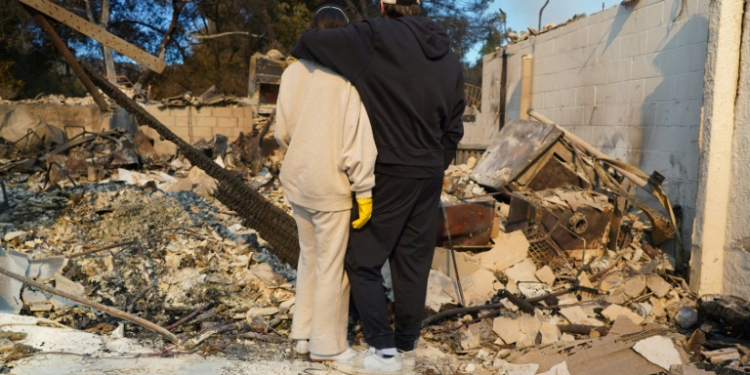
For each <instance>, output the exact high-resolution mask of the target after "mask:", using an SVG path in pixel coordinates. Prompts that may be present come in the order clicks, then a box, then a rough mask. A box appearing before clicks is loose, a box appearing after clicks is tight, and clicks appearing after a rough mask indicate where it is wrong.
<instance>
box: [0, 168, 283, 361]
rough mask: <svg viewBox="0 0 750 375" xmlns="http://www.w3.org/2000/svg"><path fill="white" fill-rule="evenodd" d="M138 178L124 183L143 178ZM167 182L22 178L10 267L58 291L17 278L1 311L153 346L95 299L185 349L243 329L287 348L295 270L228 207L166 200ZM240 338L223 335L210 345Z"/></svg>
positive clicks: (6, 259)
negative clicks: (50, 183)
mask: <svg viewBox="0 0 750 375" xmlns="http://www.w3.org/2000/svg"><path fill="white" fill-rule="evenodd" d="M123 172H126V171H125V170H121V173H123ZM132 173H133V172H127V173H126V174H127V175H128V176H130V177H127V178H123V176H122V175H121V179H125V180H127V179H135V178H136V177H133V176H132ZM164 183H165V182H162V183H160V185H157V186H153V185H152V186H151V187H148V186H146V187H138V186H136V185H133V184H128V183H125V182H115V181H102V182H99V183H89V184H83V185H79V186H77V187H69V188H64V189H52V190H49V189H48V190H40V189H39V184H38V182H37V181H36V180H35V179H31V178H29V176H28V175H22V174H17V175H15V176H14V178H12V179H10V180H9V181H8V183H7V188H6V192H5V198H7V199H8V201H9V204H10V207H11V208H12V209H11V210H6V211H4V212H3V213H1V214H0V223H2V224H1V226H0V231H2V233H1V236H0V238H1V239H2V248H3V251H2V255H0V263H1V264H2V265H1V266H0V268H2V269H3V270H5V271H8V272H11V273H13V274H16V275H20V276H24V277H27V278H31V279H33V280H35V281H36V282H39V283H42V284H44V285H46V286H49V287H53V291H47V290H43V289H42V290H40V289H39V288H36V287H31V286H29V285H28V284H27V285H24V284H25V283H21V282H17V281H13V280H11V282H10V283H4V284H3V285H2V286H3V288H2V290H1V293H2V294H1V295H0V312H4V313H15V314H18V313H22V314H31V315H35V316H37V317H44V318H48V319H51V320H53V321H55V322H58V323H60V324H63V325H66V326H70V327H73V328H76V329H81V330H87V331H91V332H98V333H111V332H113V331H115V330H118V329H119V330H120V333H119V334H120V335H122V334H124V333H127V334H128V335H135V336H136V337H150V338H153V337H154V336H153V334H152V333H151V332H149V331H148V329H150V328H149V327H148V326H139V325H127V326H124V325H122V324H121V321H120V320H119V319H114V318H113V317H112V316H108V315H104V314H102V312H106V313H109V312H110V311H108V310H105V311H102V310H97V308H95V306H93V305H91V304H89V303H88V302H92V303H99V304H101V305H105V306H107V307H110V308H113V309H116V310H119V311H120V312H124V313H127V314H135V315H137V316H138V317H140V318H141V319H145V320H147V321H149V322H152V323H153V324H156V325H158V326H162V327H165V329H166V330H167V331H169V332H172V333H173V334H174V335H175V336H176V337H178V338H179V341H178V343H180V345H182V346H188V347H191V346H193V347H194V346H196V345H198V344H200V343H202V342H204V341H206V340H207V339H208V338H209V337H211V336H213V335H215V334H217V333H222V332H224V331H232V332H234V333H233V336H232V338H235V337H236V338H242V337H245V338H252V339H256V340H260V341H267V342H273V343H280V342H284V341H286V339H285V337H286V334H287V333H288V330H289V327H290V324H289V322H290V318H291V317H292V315H293V311H294V286H293V282H294V280H295V272H294V270H293V269H291V267H289V266H288V265H283V264H281V263H280V262H279V261H278V260H277V259H276V258H275V257H274V256H273V255H271V254H270V253H269V252H268V250H267V249H266V243H265V241H263V240H262V239H261V238H260V237H259V236H258V235H257V233H256V232H255V231H254V230H252V229H250V228H246V227H244V226H243V225H241V224H239V223H238V221H239V220H238V219H237V216H236V214H234V213H232V212H230V211H228V210H227V209H226V208H225V207H223V206H222V205H221V204H220V203H218V202H216V201H215V200H214V199H206V198H203V197H201V196H199V195H197V194H196V193H194V192H192V191H190V190H187V191H178V189H172V190H174V191H171V192H170V191H165V190H170V189H164V190H163V189H161V188H160V187H159V186H162V187H163V186H164V185H161V184H164ZM174 185H176V184H173V185H172V186H174ZM6 280H10V279H6ZM51 292H65V293H68V294H72V295H74V296H77V297H80V298H82V299H83V300H85V301H84V302H83V303H80V302H77V301H73V302H71V300H69V299H67V298H65V297H63V298H61V296H60V295H56V294H55V293H51ZM19 296H20V298H19ZM92 307H94V308H92ZM113 316H117V315H113ZM118 326H119V327H118ZM144 328H145V329H144ZM123 330H125V331H123ZM243 335H244V336H243ZM233 341H234V340H228V338H227V337H223V338H221V339H218V340H213V341H211V345H212V347H213V348H214V349H216V348H217V346H218V347H219V348H220V347H225V346H226V345H229V344H231V343H232V342H233ZM220 343H223V344H220Z"/></svg>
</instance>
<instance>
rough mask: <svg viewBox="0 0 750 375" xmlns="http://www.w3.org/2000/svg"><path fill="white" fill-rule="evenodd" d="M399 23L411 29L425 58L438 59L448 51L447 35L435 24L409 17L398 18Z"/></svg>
mask: <svg viewBox="0 0 750 375" xmlns="http://www.w3.org/2000/svg"><path fill="white" fill-rule="evenodd" d="M399 21H401V22H403V23H405V24H406V26H408V27H409V29H411V31H412V32H413V33H414V35H415V36H416V37H417V40H419V45H421V46H422V51H423V52H424V54H425V56H426V57H427V58H429V59H439V58H441V57H443V56H445V54H447V53H448V51H450V44H451V42H450V39H449V38H448V33H447V32H445V30H444V29H443V28H441V27H440V26H438V25H437V24H436V23H434V22H432V21H429V20H426V19H423V18H418V17H411V16H410V17H402V18H399Z"/></svg>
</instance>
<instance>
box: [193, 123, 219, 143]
mask: <svg viewBox="0 0 750 375" xmlns="http://www.w3.org/2000/svg"><path fill="white" fill-rule="evenodd" d="M214 128H215V127H214V126H210V127H209V126H196V127H193V142H197V141H199V140H201V139H204V140H210V139H211V138H213V137H214Z"/></svg>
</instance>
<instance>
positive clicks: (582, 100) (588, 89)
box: [576, 86, 596, 107]
mask: <svg viewBox="0 0 750 375" xmlns="http://www.w3.org/2000/svg"><path fill="white" fill-rule="evenodd" d="M594 105H596V86H584V87H580V88H577V89H576V106H579V107H582V106H589V107H593V106H594Z"/></svg>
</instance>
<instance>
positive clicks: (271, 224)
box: [84, 66, 299, 267]
mask: <svg viewBox="0 0 750 375" xmlns="http://www.w3.org/2000/svg"><path fill="white" fill-rule="evenodd" d="M84 69H85V70H86V72H87V73H88V75H89V76H90V77H91V80H92V81H93V82H94V84H95V85H96V86H97V87H99V88H100V89H101V90H102V91H103V92H104V93H105V94H106V95H107V96H109V97H110V98H111V99H112V100H114V101H115V103H117V104H118V105H119V106H120V107H122V108H123V109H125V110H126V111H128V113H130V114H132V115H133V116H135V117H136V119H137V120H138V124H139V125H145V126H148V127H149V128H151V129H154V130H156V132H157V133H159V135H160V136H162V137H163V138H164V139H166V140H168V141H170V142H172V143H174V144H175V145H176V146H177V148H178V149H180V151H182V153H183V154H184V155H185V157H186V158H187V159H188V160H190V163H192V164H193V165H194V166H197V167H198V168H200V169H202V170H203V171H204V172H206V174H208V175H209V176H211V177H213V178H214V179H216V181H217V183H218V188H217V190H216V191H215V192H214V196H215V197H216V199H218V200H219V201H220V202H221V203H223V204H224V205H226V206H227V207H229V208H230V209H232V210H233V211H235V212H237V213H238V214H240V216H241V217H242V218H243V219H245V221H246V224H247V226H249V227H251V228H253V229H255V230H257V231H258V233H259V234H260V236H261V237H263V239H264V240H266V241H268V243H269V245H270V250H271V252H273V253H274V254H275V255H276V256H277V257H279V259H281V261H283V262H286V263H289V265H291V266H292V267H296V266H297V260H298V259H299V240H298V237H297V224H296V223H295V222H294V219H293V218H292V217H291V216H289V215H287V214H286V212H284V211H282V210H281V209H280V208H278V207H276V206H274V205H273V204H272V203H271V202H269V201H268V200H267V199H265V198H264V197H263V196H261V195H260V194H259V193H258V192H257V191H255V190H254V189H252V188H250V187H249V186H247V184H245V182H244V181H242V178H241V177H240V175H238V174H236V173H234V172H230V171H228V170H226V169H224V168H222V167H221V166H219V165H218V164H216V163H215V162H214V161H213V160H211V159H209V158H208V157H206V156H205V155H204V154H203V153H201V152H200V151H198V150H197V149H195V148H194V147H193V146H191V145H190V144H189V143H187V142H185V141H184V140H182V138H180V137H178V136H177V135H176V134H174V133H173V132H172V131H171V130H169V128H167V127H166V126H164V124H162V123H161V122H159V120H157V119H156V118H155V117H154V116H152V115H151V114H150V113H148V112H147V111H146V110H145V109H143V108H142V107H141V106H140V105H138V104H137V103H136V102H134V101H133V100H132V99H130V98H128V97H127V95H125V94H124V93H123V92H122V91H120V89H118V88H117V87H115V86H114V85H112V84H111V83H110V82H109V81H107V80H106V79H105V78H104V77H102V76H101V75H100V74H99V73H98V72H96V71H95V70H94V69H92V68H91V67H88V66H84Z"/></svg>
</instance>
